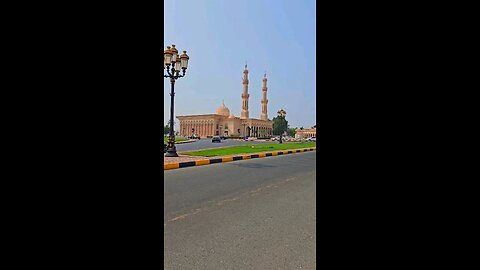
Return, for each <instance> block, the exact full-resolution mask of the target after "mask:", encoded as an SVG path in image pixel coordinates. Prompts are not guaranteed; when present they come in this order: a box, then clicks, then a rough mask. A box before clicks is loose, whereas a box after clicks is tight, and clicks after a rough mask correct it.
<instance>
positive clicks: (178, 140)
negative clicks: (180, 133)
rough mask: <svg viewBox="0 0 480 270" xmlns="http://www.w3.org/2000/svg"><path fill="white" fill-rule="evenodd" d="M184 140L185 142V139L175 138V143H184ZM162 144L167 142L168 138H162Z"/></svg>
mask: <svg viewBox="0 0 480 270" xmlns="http://www.w3.org/2000/svg"><path fill="white" fill-rule="evenodd" d="M186 140H187V139H185V138H182V137H176V138H175V142H183V141H186ZM163 142H168V138H166V137H163Z"/></svg>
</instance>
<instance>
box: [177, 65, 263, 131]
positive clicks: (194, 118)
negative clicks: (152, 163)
mask: <svg viewBox="0 0 480 270" xmlns="http://www.w3.org/2000/svg"><path fill="white" fill-rule="evenodd" d="M242 83H243V93H242V112H241V114H240V117H236V116H234V115H233V114H231V113H230V110H229V109H228V108H227V107H226V106H225V104H224V102H223V101H222V105H221V106H220V107H218V108H217V110H216V111H215V113H214V114H202V115H184V116H177V119H178V120H179V122H180V130H179V133H180V136H192V135H193V134H196V135H197V136H200V137H201V138H206V137H208V136H215V135H219V136H220V135H223V136H239V137H245V136H248V137H263V138H265V137H271V136H272V132H273V123H272V121H271V120H269V119H268V113H267V105H268V99H267V74H265V75H264V77H263V81H262V94H263V95H262V100H261V102H260V104H261V106H262V110H261V114H260V119H255V118H250V115H249V112H248V98H249V97H250V94H248V69H247V65H246V64H245V69H244V71H243V82H242Z"/></svg>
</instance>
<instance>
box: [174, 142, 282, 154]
mask: <svg viewBox="0 0 480 270" xmlns="http://www.w3.org/2000/svg"><path fill="white" fill-rule="evenodd" d="M257 143H272V142H257V141H250V142H245V141H236V140H230V139H227V140H222V142H221V143H212V139H201V140H198V141H196V142H192V143H183V144H176V145H175V147H177V152H185V151H192V150H200V149H207V148H217V147H226V146H233V145H246V144H257Z"/></svg>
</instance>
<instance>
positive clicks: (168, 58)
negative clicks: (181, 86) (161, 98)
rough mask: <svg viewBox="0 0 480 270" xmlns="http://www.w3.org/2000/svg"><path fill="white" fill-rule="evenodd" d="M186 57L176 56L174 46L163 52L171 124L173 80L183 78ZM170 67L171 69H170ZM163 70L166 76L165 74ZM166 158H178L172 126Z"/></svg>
mask: <svg viewBox="0 0 480 270" xmlns="http://www.w3.org/2000/svg"><path fill="white" fill-rule="evenodd" d="M188 59H190V57H188V55H187V51H183V54H182V55H180V56H179V55H178V50H177V49H176V48H175V45H172V47H171V48H170V46H167V49H166V50H165V51H164V52H163V69H164V73H163V77H164V78H170V82H171V84H172V91H171V92H170V97H171V98H170V123H173V104H174V103H173V98H174V96H175V91H174V86H175V80H177V79H178V78H181V77H184V76H185V72H186V71H187V67H188ZM170 65H172V67H170ZM180 69H181V70H182V75H180ZM165 70H166V71H167V74H165ZM165 156H166V157H178V155H177V149H176V148H175V134H174V133H173V124H171V125H170V137H169V138H168V146H167V153H166V154H165Z"/></svg>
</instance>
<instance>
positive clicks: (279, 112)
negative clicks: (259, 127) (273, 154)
mask: <svg viewBox="0 0 480 270" xmlns="http://www.w3.org/2000/svg"><path fill="white" fill-rule="evenodd" d="M277 115H278V117H280V118H281V120H282V124H281V126H280V130H281V131H282V132H280V143H282V134H283V128H284V127H283V120H285V115H287V112H285V111H284V110H283V109H280V110H279V111H278V112H277Z"/></svg>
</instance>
